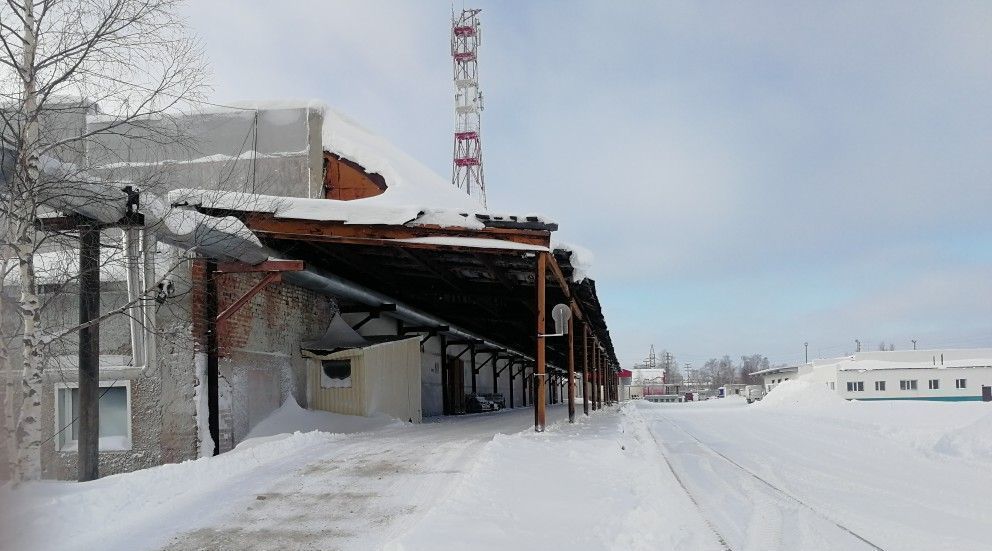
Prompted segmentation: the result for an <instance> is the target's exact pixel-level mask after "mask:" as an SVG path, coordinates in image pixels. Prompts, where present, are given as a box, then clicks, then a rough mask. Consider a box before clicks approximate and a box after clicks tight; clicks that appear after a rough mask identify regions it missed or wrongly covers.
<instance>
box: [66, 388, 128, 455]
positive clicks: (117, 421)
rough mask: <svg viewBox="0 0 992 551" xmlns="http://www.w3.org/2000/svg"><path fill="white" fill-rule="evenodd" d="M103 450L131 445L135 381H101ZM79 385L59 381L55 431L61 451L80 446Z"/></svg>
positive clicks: (119, 448)
mask: <svg viewBox="0 0 992 551" xmlns="http://www.w3.org/2000/svg"><path fill="white" fill-rule="evenodd" d="M99 409H100V443H99V446H100V451H101V452H103V451H127V450H130V449H131V382H130V381H123V382H121V381H118V382H116V383H115V382H113V381H100V406H99ZM78 418H79V385H78V384H76V383H58V384H56V385H55V431H56V432H57V433H58V435H57V436H56V439H55V440H56V446H57V447H58V450H59V451H66V452H69V451H76V450H77V449H78V448H79V442H78V439H79V421H78Z"/></svg>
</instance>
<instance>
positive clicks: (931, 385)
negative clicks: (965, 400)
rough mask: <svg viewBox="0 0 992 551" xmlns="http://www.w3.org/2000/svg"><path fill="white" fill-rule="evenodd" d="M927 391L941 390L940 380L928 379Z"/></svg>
mask: <svg viewBox="0 0 992 551" xmlns="http://www.w3.org/2000/svg"><path fill="white" fill-rule="evenodd" d="M927 390H940V379H928V380H927Z"/></svg>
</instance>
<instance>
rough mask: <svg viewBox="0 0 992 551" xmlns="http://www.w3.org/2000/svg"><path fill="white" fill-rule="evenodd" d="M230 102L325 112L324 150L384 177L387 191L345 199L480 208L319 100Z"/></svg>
mask: <svg viewBox="0 0 992 551" xmlns="http://www.w3.org/2000/svg"><path fill="white" fill-rule="evenodd" d="M232 107H235V108H239V109H253V110H259V111H263V110H279V109H309V110H312V111H317V112H319V113H321V114H322V115H323V118H324V123H323V127H322V128H321V144H322V146H323V149H324V151H327V152H329V153H333V154H335V155H338V156H340V157H344V158H346V159H348V160H349V161H352V162H354V163H357V164H359V165H360V166H361V167H362V168H364V169H365V171H366V172H369V173H375V174H379V175H380V176H382V178H383V180H385V181H386V188H387V189H386V191H385V192H384V193H382V194H381V195H377V196H375V197H367V198H363V199H354V200H351V201H348V202H349V203H355V204H367V205H375V206H380V207H381V206H388V207H407V206H411V207H419V210H428V209H451V210H458V211H462V212H467V213H473V214H474V213H484V212H486V209H485V208H484V207H483V206H482V204H481V203H480V202H479V200H478V198H476V197H473V196H471V195H469V194H467V193H465V192H464V191H462V190H460V189H458V188H456V187H454V186H453V185H451V182H450V181H448V180H447V179H445V178H442V177H441V176H440V175H438V174H437V173H436V172H434V171H433V170H431V169H429V168H427V167H426V166H424V165H423V164H422V163H421V162H420V161H418V160H416V159H414V158H413V157H411V156H410V155H408V154H407V153H405V152H403V151H402V150H400V149H399V148H397V147H396V146H395V145H393V144H392V143H391V142H389V141H388V140H386V139H385V138H383V137H382V136H379V135H377V134H375V133H374V132H371V131H370V130H368V129H366V128H365V127H363V126H362V125H361V124H359V123H358V122H356V121H355V120H354V119H352V118H350V117H348V116H347V115H345V114H343V113H341V112H340V111H337V110H335V109H333V108H331V107H329V106H328V105H327V104H325V103H323V102H321V101H318V100H275V101H251V102H235V103H233V104H232Z"/></svg>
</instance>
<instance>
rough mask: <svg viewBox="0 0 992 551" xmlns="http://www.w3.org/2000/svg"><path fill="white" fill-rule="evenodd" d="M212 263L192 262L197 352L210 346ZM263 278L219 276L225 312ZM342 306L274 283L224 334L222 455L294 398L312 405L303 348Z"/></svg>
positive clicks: (229, 320)
mask: <svg viewBox="0 0 992 551" xmlns="http://www.w3.org/2000/svg"><path fill="white" fill-rule="evenodd" d="M205 276H206V265H205V262H203V261H199V260H198V261H195V262H194V263H193V282H194V285H193V290H192V295H191V311H192V316H193V335H194V339H195V341H196V347H197V350H203V351H205V349H206V348H205V343H206V324H205V317H204V316H205V313H206V297H205V296H204V292H205V285H204V283H205V279H204V278H205ZM262 277H264V274H258V273H243V274H218V275H217V292H218V312H223V311H224V310H225V309H226V308H227V307H228V306H230V305H231V304H233V303H234V302H235V301H236V300H237V299H238V298H240V297H241V296H243V295H244V294H245V293H246V292H248V290H250V289H251V288H252V287H254V286H255V284H257V283H258V282H259V281H260V280H261V279H262ZM336 311H337V305H336V303H335V302H334V301H333V300H332V299H330V298H328V297H326V296H324V295H320V294H317V293H315V292H313V291H310V290H308V289H304V288H302V287H297V286H294V285H289V284H285V283H274V284H270V285H268V286H266V287H265V288H263V289H262V290H261V291H259V292H258V293H257V294H256V295H255V296H254V297H253V298H252V300H251V301H249V302H248V303H246V304H245V305H244V306H242V307H241V309H240V310H238V311H237V312H235V313H234V314H232V315H231V316H230V317H228V318H227V320H225V321H224V323H222V324H221V325H220V327H219V328H218V356H219V358H220V360H219V362H218V368H219V377H220V379H221V381H220V385H219V388H220V404H221V425H222V426H221V435H220V440H221V445H220V448H221V450H222V451H224V450H227V449H230V448H231V447H233V446H234V445H236V444H237V443H238V442H240V441H241V440H243V439H244V437H245V435H246V434H247V433H248V431H250V429H251V428H252V427H253V426H254V425H255V424H256V423H257V422H258V421H260V420H261V419H263V418H264V417H265V415H267V414H268V413H269V412H271V410H272V409H274V408H275V407H278V405H279V404H280V403H281V402H282V401H283V400H285V399H287V398H289V397H290V396H292V397H293V398H294V399H296V401H297V402H298V403H299V404H300V405H302V406H306V379H305V377H306V360H305V359H304V358H303V357H302V355H301V353H300V342H301V341H303V340H309V339H314V338H317V337H319V336H320V335H322V334H323V332H324V330H325V329H326V328H327V324H328V323H329V322H330V319H331V316H332V315H333V314H334V313H335V312H336Z"/></svg>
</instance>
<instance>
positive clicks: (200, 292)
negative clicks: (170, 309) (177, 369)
mask: <svg viewBox="0 0 992 551" xmlns="http://www.w3.org/2000/svg"><path fill="white" fill-rule="evenodd" d="M192 273H193V290H192V300H191V304H192V306H191V308H192V312H191V314H192V318H193V338H194V340H195V342H196V349H197V350H199V351H202V350H204V346H205V344H206V324H205V319H206V318H205V315H206V296H205V290H206V286H205V279H204V278H205V276H206V262H205V261H203V260H196V261H194V262H193V269H192ZM216 277H217V294H218V309H217V311H218V313H220V312H223V311H224V310H225V309H226V308H227V307H228V306H230V305H231V304H233V303H234V302H235V301H236V300H237V299H238V298H240V297H241V296H243V295H244V294H245V293H247V292H248V290H249V289H251V288H252V287H254V286H255V285H256V284H257V283H258V282H259V281H260V280H261V279H262V278H263V277H264V274H259V273H244V274H218V275H217V276H216ZM333 309H334V306H333V301H331V300H330V299H329V298H327V297H325V296H322V295H318V294H317V293H314V292H313V291H310V290H308V289H303V288H301V287H296V286H293V285H288V284H284V283H273V284H270V285H267V286H266V287H265V288H263V289H262V290H261V291H259V292H258V293H257V294H256V295H255V296H254V297H253V298H252V300H251V301H249V302H248V303H246V304H245V305H243V306H242V307H241V308H240V309H239V310H238V311H237V312H235V313H234V314H232V315H231V316H229V317H228V318H227V319H226V320H225V321H224V322H223V323H222V324H220V327H219V332H218V348H219V350H218V354H219V355H220V356H222V357H223V356H227V355H228V354H229V353H230V351H231V350H235V349H254V350H267V351H272V352H294V351H298V350H299V340H300V338H301V336H304V337H316V336H318V335H320V334H321V333H322V332H323V330H324V329H325V328H326V327H327V323H328V322H329V321H330V315H331V313H332V311H333Z"/></svg>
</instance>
